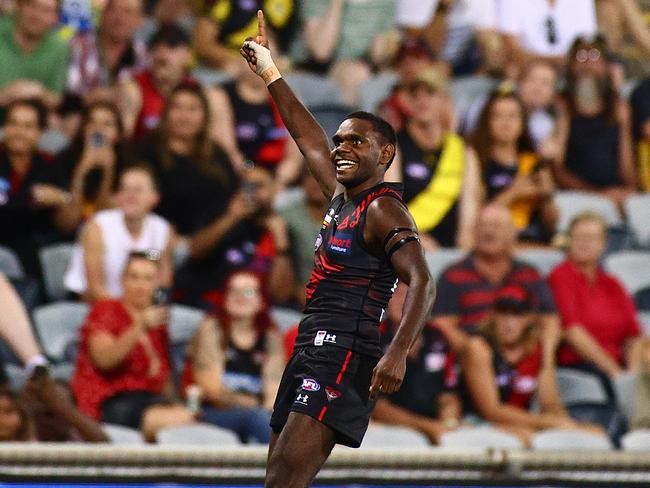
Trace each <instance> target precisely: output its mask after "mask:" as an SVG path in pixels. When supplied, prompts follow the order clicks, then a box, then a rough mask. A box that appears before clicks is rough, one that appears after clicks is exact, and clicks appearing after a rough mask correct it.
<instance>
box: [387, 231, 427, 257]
mask: <svg viewBox="0 0 650 488" xmlns="http://www.w3.org/2000/svg"><path fill="white" fill-rule="evenodd" d="M411 241H418V242H420V237H419V236H417V235H414V236H407V237H402V238H401V239H400V240H399V241H397V242H396V243H395V244H393V246H392V247H391V248H390V251H388V253H387V254H386V257H387V258H388V259H390V257H391V256H392V255H393V254H395V253H396V252H397V251H399V250H400V248H401V247H402V246H403V245H404V244H408V243H409V242H411Z"/></svg>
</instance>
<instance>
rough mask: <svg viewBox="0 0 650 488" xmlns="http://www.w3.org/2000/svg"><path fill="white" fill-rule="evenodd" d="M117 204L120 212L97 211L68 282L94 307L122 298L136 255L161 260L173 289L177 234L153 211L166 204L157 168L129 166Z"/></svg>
mask: <svg viewBox="0 0 650 488" xmlns="http://www.w3.org/2000/svg"><path fill="white" fill-rule="evenodd" d="M115 200H116V203H117V207H116V208H112V209H108V210H102V211H100V212H97V213H96V214H95V215H94V216H93V217H92V219H90V220H89V221H88V223H87V224H86V225H85V226H84V228H83V230H82V232H81V236H80V241H79V245H78V246H76V248H75V250H74V253H73V256H72V260H71V263H70V267H69V268H68V271H67V273H66V275H65V279H64V281H65V285H66V288H67V289H68V290H69V291H70V292H72V293H73V294H75V295H77V296H79V297H82V298H83V299H84V300H85V301H87V302H90V303H94V302H97V301H100V300H108V299H115V298H118V297H120V296H122V293H123V289H122V272H123V269H124V265H125V263H126V262H127V259H128V257H129V254H130V253H132V252H134V251H141V252H144V251H147V252H153V253H155V254H156V255H157V256H160V272H161V277H160V283H161V286H164V287H170V286H171V285H172V274H173V271H172V256H171V255H172V245H173V243H174V230H173V229H172V227H171V226H170V225H169V222H167V221H166V220H165V219H164V218H162V217H160V216H158V215H155V214H153V213H151V211H152V210H153V209H154V208H155V207H156V206H157V205H158V202H159V200H160V197H159V194H158V190H157V186H156V182H155V179H154V175H153V173H152V171H151V169H149V168H147V167H146V166H133V167H130V168H127V169H126V170H125V171H124V172H123V173H122V175H121V176H120V183H119V188H118V191H117V193H116V195H115Z"/></svg>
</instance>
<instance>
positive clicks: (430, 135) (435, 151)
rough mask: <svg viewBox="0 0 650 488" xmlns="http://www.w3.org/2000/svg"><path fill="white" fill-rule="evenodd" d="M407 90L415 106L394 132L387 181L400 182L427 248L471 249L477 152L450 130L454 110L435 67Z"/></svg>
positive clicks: (477, 193)
mask: <svg viewBox="0 0 650 488" xmlns="http://www.w3.org/2000/svg"><path fill="white" fill-rule="evenodd" d="M408 90H409V91H408V96H409V104H410V106H411V107H413V109H414V110H413V111H412V112H411V114H410V116H409V117H408V118H407V120H406V123H405V125H404V128H403V129H402V130H401V131H400V132H398V134H397V141H398V146H399V148H400V149H399V153H398V156H397V157H396V158H395V161H394V163H393V165H391V168H390V169H389V170H388V172H387V179H388V180H390V181H401V182H403V183H404V201H405V202H406V204H407V205H408V208H409V210H410V212H411V214H412V215H413V218H414V219H415V222H416V224H417V226H418V229H420V238H421V239H422V243H423V246H424V248H425V249H426V250H433V249H435V248H437V247H441V246H442V247H455V246H458V247H462V248H465V249H470V248H471V246H472V230H473V226H474V221H475V219H476V215H477V213H478V209H479V205H480V179H479V178H480V176H479V168H478V162H477V160H476V156H475V155H474V153H473V152H472V151H470V150H467V148H466V147H465V144H464V142H463V140H462V138H460V137H459V136H458V135H456V134H455V133H453V132H452V131H451V130H450V129H449V125H450V124H449V123H448V121H449V120H450V119H451V118H453V115H452V112H453V108H451V107H450V106H449V103H448V98H447V88H446V80H445V79H444V78H443V77H442V76H441V75H440V74H439V73H438V72H437V71H435V70H427V71H422V72H420V74H418V75H417V76H416V78H415V80H414V81H413V82H412V83H411V84H410V86H409V87H408Z"/></svg>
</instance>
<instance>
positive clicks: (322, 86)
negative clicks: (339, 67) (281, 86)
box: [282, 72, 345, 108]
mask: <svg viewBox="0 0 650 488" xmlns="http://www.w3.org/2000/svg"><path fill="white" fill-rule="evenodd" d="M282 76H283V78H284V80H285V81H286V82H287V84H288V85H289V86H290V87H291V88H292V89H293V90H294V92H295V93H296V95H297V96H298V98H299V99H300V101H302V103H304V104H305V105H306V106H307V107H309V108H313V107H328V106H341V105H345V103H344V101H343V99H342V98H341V94H340V90H339V88H338V86H336V83H334V82H333V81H332V80H331V79H329V78H327V77H325V76H320V75H316V74H313V73H298V72H295V73H287V74H286V75H282Z"/></svg>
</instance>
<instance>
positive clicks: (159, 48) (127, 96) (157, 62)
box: [119, 24, 192, 139]
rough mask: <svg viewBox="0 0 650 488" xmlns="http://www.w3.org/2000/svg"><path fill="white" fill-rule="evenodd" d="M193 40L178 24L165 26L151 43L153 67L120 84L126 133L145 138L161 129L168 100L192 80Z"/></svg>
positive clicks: (121, 106)
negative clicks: (177, 89) (179, 87)
mask: <svg viewBox="0 0 650 488" xmlns="http://www.w3.org/2000/svg"><path fill="white" fill-rule="evenodd" d="M191 42H192V41H191V39H190V37H189V36H188V35H187V33H186V32H185V31H184V30H183V29H182V28H181V27H180V26H178V25H175V24H165V25H162V26H161V27H160V28H159V29H158V30H157V31H156V33H155V34H154V35H153V37H151V39H150V40H149V51H150V54H151V65H150V66H149V67H148V68H147V69H145V70H143V71H141V72H139V73H136V74H133V75H132V76H131V77H129V78H128V79H125V80H122V82H121V83H120V85H119V94H120V101H119V104H120V111H121V112H122V115H123V118H124V125H125V127H126V133H127V134H129V135H132V136H133V137H134V138H135V139H142V138H144V137H145V136H146V135H148V134H149V133H150V132H151V131H153V130H154V129H156V128H157V127H158V124H159V123H160V118H161V116H162V114H163V109H164V106H165V100H166V99H167V98H168V97H169V95H170V94H171V93H172V91H173V90H174V88H176V87H177V86H178V85H180V84H181V83H183V82H187V81H191V78H190V74H189V67H190V64H191V61H192V49H191Z"/></svg>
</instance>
